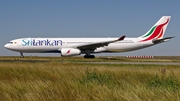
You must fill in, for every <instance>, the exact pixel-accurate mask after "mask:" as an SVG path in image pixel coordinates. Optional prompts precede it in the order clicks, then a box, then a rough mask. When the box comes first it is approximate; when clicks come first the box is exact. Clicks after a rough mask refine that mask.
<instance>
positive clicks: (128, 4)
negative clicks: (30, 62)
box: [0, 0, 180, 56]
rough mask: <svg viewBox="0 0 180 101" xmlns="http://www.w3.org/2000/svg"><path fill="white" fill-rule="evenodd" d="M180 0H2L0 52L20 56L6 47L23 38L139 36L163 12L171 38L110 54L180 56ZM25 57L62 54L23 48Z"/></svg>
mask: <svg viewBox="0 0 180 101" xmlns="http://www.w3.org/2000/svg"><path fill="white" fill-rule="evenodd" d="M179 4H180V1H178V0H149V1H147V0H0V35H1V37H0V56H20V54H19V53H18V52H13V51H10V50H7V49H6V48H4V44H6V43H7V42H9V41H10V40H12V39H16V38H24V37H57V38H61V37H87V38H89V37H117V38H118V37H120V36H122V35H126V36H127V37H139V36H141V35H143V34H145V33H146V32H147V31H148V30H149V29H150V28H151V27H152V26H153V25H154V24H155V23H156V22H157V21H158V20H159V19H160V18H161V17H162V16H164V15H167V16H171V21H170V23H169V25H168V27H167V29H166V33H165V35H164V36H165V37H168V36H175V38H174V39H171V40H170V41H169V42H165V43H161V44H158V45H155V46H152V47H149V48H146V49H141V50H137V51H131V52H125V53H113V54H105V53H101V54H97V55H99V56H100V55H110V56H111V55H112V56H128V55H150V56H180V47H179V42H180V41H179V38H180V13H179V10H180V6H179ZM24 55H25V56H30V55H31V56H60V54H58V53H53V54H52V53H51V54H49V53H25V54H24Z"/></svg>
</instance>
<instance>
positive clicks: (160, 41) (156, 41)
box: [152, 37, 174, 44]
mask: <svg viewBox="0 0 180 101" xmlns="http://www.w3.org/2000/svg"><path fill="white" fill-rule="evenodd" d="M171 38H174V37H166V38H162V39H155V40H153V41H152V42H153V43H155V44H158V43H162V42H166V41H169V40H170V39H171Z"/></svg>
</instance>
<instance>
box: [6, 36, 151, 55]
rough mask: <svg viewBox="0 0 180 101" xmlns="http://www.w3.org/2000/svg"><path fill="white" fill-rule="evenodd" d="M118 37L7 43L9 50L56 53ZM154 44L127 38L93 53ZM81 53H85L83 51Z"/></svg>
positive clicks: (24, 39) (129, 49) (40, 39)
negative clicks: (64, 49) (63, 49)
mask: <svg viewBox="0 0 180 101" xmlns="http://www.w3.org/2000/svg"><path fill="white" fill-rule="evenodd" d="M115 39H117V38H21V39H15V40H12V41H10V42H9V43H7V44H6V45H5V47H6V48H7V49H9V50H13V51H17V52H21V53H53V52H54V53H55V52H59V53H60V52H61V51H60V50H61V49H62V48H74V47H76V46H78V45H84V44H89V43H96V42H103V41H109V40H115ZM152 45H154V44H153V43H152V41H146V42H139V39H138V38H125V39H124V40H122V41H117V42H114V43H109V44H108V45H107V46H103V47H98V48H96V49H95V50H93V51H91V53H101V52H127V51H133V50H138V49H142V48H145V47H149V46H152ZM81 53H85V52H84V51H82V52H81Z"/></svg>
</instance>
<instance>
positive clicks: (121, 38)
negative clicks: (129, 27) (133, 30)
mask: <svg viewBox="0 0 180 101" xmlns="http://www.w3.org/2000/svg"><path fill="white" fill-rule="evenodd" d="M125 37H126V36H125V35H124V36H121V37H120V38H119V39H117V41H121V40H124V38H125Z"/></svg>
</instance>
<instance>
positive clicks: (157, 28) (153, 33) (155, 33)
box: [139, 16, 171, 42]
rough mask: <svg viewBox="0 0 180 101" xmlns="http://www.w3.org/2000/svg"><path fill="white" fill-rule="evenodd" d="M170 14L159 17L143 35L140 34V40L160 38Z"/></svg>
mask: <svg viewBox="0 0 180 101" xmlns="http://www.w3.org/2000/svg"><path fill="white" fill-rule="evenodd" d="M170 18H171V16H162V17H161V19H160V20H159V21H158V22H157V23H156V24H155V25H154V26H153V27H152V28H151V29H150V30H149V31H148V32H147V33H146V34H144V35H142V36H140V37H139V39H140V42H144V41H149V40H153V39H162V38H163V36H164V33H165V31H166V28H167V25H168V23H169V21H170Z"/></svg>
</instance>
